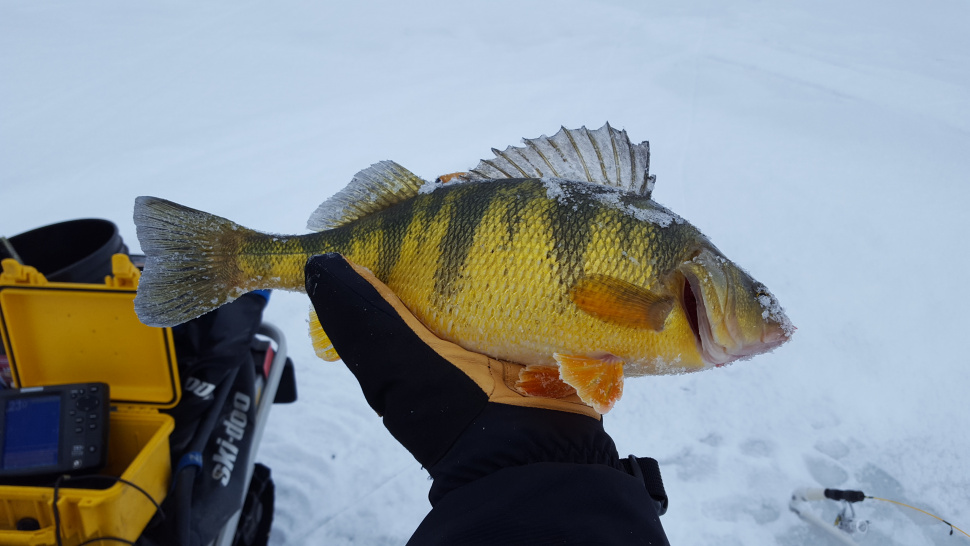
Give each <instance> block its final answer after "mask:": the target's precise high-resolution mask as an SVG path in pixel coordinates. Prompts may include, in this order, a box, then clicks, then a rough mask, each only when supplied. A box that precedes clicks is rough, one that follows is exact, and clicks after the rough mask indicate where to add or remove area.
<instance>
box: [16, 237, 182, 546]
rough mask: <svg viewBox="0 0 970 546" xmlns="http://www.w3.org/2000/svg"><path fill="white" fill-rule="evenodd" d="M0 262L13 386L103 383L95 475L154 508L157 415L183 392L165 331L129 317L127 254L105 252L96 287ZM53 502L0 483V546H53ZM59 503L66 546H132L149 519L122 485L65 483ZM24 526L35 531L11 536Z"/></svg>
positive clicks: (165, 445) (162, 464) (159, 442)
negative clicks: (108, 261)
mask: <svg viewBox="0 0 970 546" xmlns="http://www.w3.org/2000/svg"><path fill="white" fill-rule="evenodd" d="M2 265H3V273H2V274H0V331H2V337H3V345H4V349H5V351H6V355H7V359H8V360H9V363H10V368H11V373H12V375H13V378H14V382H15V386H18V387H31V386H38V385H48V384H50V385H53V384H63V383H84V382H96V381H97V382H104V383H108V384H109V386H110V394H111V405H112V411H111V414H110V418H109V438H108V456H107V465H106V467H105V468H104V469H103V470H102V471H101V472H100V474H101V475H105V476H113V477H119V478H122V479H124V480H126V481H129V482H132V483H134V484H136V485H138V486H139V487H141V488H142V489H144V490H145V492H147V493H148V494H149V495H151V496H152V497H153V498H154V499H155V500H156V501H157V502H159V503H160V502H161V501H162V499H164V498H165V495H166V493H167V491H168V487H169V480H170V477H171V461H170V458H169V457H170V456H169V435H170V434H171V432H172V430H173V428H174V427H175V422H174V420H173V419H172V417H171V416H169V415H166V414H164V413H159V411H158V410H159V409H164V408H171V407H174V406H175V405H176V404H177V403H178V401H179V398H180V396H181V389H180V382H179V378H178V367H177V365H176V361H175V348H174V344H173V340H172V332H171V330H170V329H168V328H153V327H149V326H145V325H144V324H142V323H141V322H139V320H138V317H137V316H136V315H135V311H134V307H133V304H132V301H133V299H134V297H135V288H136V287H137V284H138V278H139V276H140V272H139V271H138V269H137V268H136V267H135V266H134V265H132V263H131V261H130V259H129V258H128V256H127V255H125V254H115V255H114V256H112V271H113V274H112V275H109V276H107V277H106V278H105V282H104V284H81V283H62V282H48V281H47V279H46V278H44V275H42V274H41V273H39V272H38V271H37V270H36V269H35V268H33V267H29V266H26V265H21V264H19V263H18V262H16V261H15V260H12V259H7V260H3V263H2ZM106 481H108V482H109V483H110V480H106ZM79 483H80V482H79ZM53 499H54V490H53V488H51V487H27V486H0V544H3V545H10V546H14V545H27V546H40V545H54V544H56V543H57V540H56V537H55V520H54V511H53V509H52V501H53ZM57 507H58V512H59V515H60V535H61V540H62V544H64V545H65V546H69V545H77V544H80V543H81V542H84V541H86V540H90V539H92V538H100V537H116V538H121V539H124V540H128V541H134V540H136V539H137V538H138V537H139V536H140V535H141V533H142V531H143V530H144V528H145V526H146V525H147V523H148V522H149V520H150V519H151V518H152V515H153V514H154V513H155V506H154V505H153V504H152V503H151V501H150V500H149V499H148V498H146V496H145V495H144V494H143V493H142V492H140V491H138V490H137V489H136V488H135V487H132V486H131V485H128V484H125V483H122V482H120V481H116V482H115V483H114V484H113V485H110V486H109V487H107V488H104V489H81V488H72V487H71V482H70V480H68V481H66V482H64V485H63V486H62V487H60V488H59V489H58V492H57ZM24 521H28V522H30V525H28V526H26V527H33V528H35V529H36V530H18V523H20V524H21V525H20V527H21V528H23V527H25V525H23V522H24Z"/></svg>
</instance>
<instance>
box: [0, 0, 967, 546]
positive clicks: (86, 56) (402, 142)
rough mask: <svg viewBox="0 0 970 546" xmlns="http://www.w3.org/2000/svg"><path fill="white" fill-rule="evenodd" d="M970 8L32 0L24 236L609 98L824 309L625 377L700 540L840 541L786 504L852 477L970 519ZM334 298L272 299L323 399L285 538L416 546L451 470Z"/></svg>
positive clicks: (206, 205)
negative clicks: (399, 411)
mask: <svg viewBox="0 0 970 546" xmlns="http://www.w3.org/2000/svg"><path fill="white" fill-rule="evenodd" d="M968 10H970V8H968V4H967V3H966V2H964V1H963V0H942V1H941V2H936V3H934V4H933V6H932V8H929V7H927V6H926V5H923V4H920V3H904V2H896V3H889V4H887V3H885V2H876V1H875V0H861V1H859V2H851V3H849V2H835V1H832V0H822V1H812V2H809V1H807V0H796V1H795V2H788V3H764V2H757V1H755V0H738V1H735V2H729V3H724V2H722V3H716V2H711V1H709V0H685V1H682V2H672V3H656V2H639V1H634V0H601V1H595V2H578V1H576V0H565V2H552V1H550V0H539V1H537V2H532V3H522V2H512V1H510V0H498V2H490V3H477V4H476V3H455V2H445V1H443V0H435V1H432V2H427V3H421V4H415V3H402V2H376V3H353V2H343V3H312V2H305V3H297V2H277V3H260V2H250V3H239V2H229V1H226V0H214V1H212V2H205V3H199V2H188V1H187V0H173V1H171V2H166V3H164V4H157V3H153V4H143V3H130V2H118V1H117V0H93V1H90V2H83V3H79V2H74V3H72V2H54V3H37V2H13V1H10V0H7V1H4V2H2V3H0V36H2V39H0V44H2V45H0V50H2V51H3V52H4V53H3V55H0V74H3V77H2V78H0V104H3V105H4V108H2V109H0V209H2V215H0V232H2V233H4V234H5V235H7V236H10V235H14V234H17V233H21V232H23V231H26V230H28V229H31V228H34V227H37V226H41V225H45V224H49V223H53V222H57V221H61V220H67V219H71V218H77V217H103V218H109V219H111V220H113V221H114V222H115V223H117V224H118V225H119V228H120V230H121V234H122V236H123V238H124V240H125V242H126V243H127V244H128V245H129V247H131V248H132V250H134V251H137V250H138V248H137V247H138V243H137V238H136V237H135V233H134V226H133V224H132V222H131V213H132V203H133V201H134V198H135V196H137V195H157V196H160V197H164V198H166V199H171V200H173V201H177V202H183V203H191V204H192V206H193V207H196V208H199V209H202V210H206V211H211V212H214V213H217V214H219V215H220V216H225V217H228V218H231V219H232V220H234V221H236V222H238V223H239V224H241V225H244V226H247V227H251V228H254V229H259V230H261V231H268V232H274V233H300V232H303V231H304V228H305V220H306V218H307V216H308V215H309V214H310V213H311V212H312V211H313V209H314V207H316V205H317V204H319V203H321V202H323V200H324V199H326V198H327V197H329V196H332V195H333V194H335V193H336V192H337V191H339V190H340V189H342V188H344V187H345V186H346V185H347V182H348V181H349V180H350V179H351V178H352V177H353V176H354V174H355V173H357V172H358V171H359V170H361V169H362V168H364V167H366V166H367V165H371V164H373V163H374V162H375V161H378V160H381V159H383V158H391V159H394V160H395V161H397V162H399V163H400V164H402V165H405V166H407V168H408V169H410V170H412V171H414V172H415V173H418V174H419V175H421V176H422V177H424V178H426V179H431V180H433V179H434V178H435V177H437V176H438V175H440V174H442V173H449V172H455V171H458V170H461V169H465V168H467V167H468V166H469V165H473V164H475V162H476V161H478V160H479V159H481V158H483V157H486V156H488V150H489V149H490V148H491V147H498V148H499V149H503V148H504V147H505V146H506V145H508V144H513V143H517V142H519V139H520V138H521V137H523V136H531V135H537V134H542V133H545V134H551V133H554V132H555V131H557V130H558V128H559V127H560V126H561V125H564V126H566V127H580V126H582V125H586V126H587V127H599V126H601V125H602V124H603V122H605V121H607V120H609V121H610V123H612V124H613V125H614V127H616V128H623V129H625V130H626V131H627V132H628V133H629V134H630V137H631V139H632V140H633V141H634V142H639V141H642V140H649V141H650V143H651V152H652V158H651V159H652V161H651V170H652V171H654V172H656V173H658V174H659V175H660V177H661V183H660V185H659V186H657V188H656V189H655V191H654V196H653V197H654V198H655V199H656V200H658V201H659V202H661V203H663V204H664V205H666V206H668V207H670V209H671V210H674V211H677V213H678V214H680V215H682V216H683V217H684V218H688V219H689V220H690V221H691V223H692V224H694V225H695V226H697V227H698V228H700V229H701V230H702V231H703V232H704V233H705V234H707V235H708V236H709V237H710V238H711V239H712V241H714V243H715V244H716V245H717V246H718V248H719V249H720V250H722V251H723V252H724V254H725V255H727V256H729V257H730V258H731V259H732V260H734V261H735V262H737V263H738V264H740V265H741V266H743V267H744V268H745V269H746V270H748V271H750V272H751V273H752V275H753V276H754V277H755V278H757V279H758V280H759V281H762V282H764V283H765V284H766V285H767V286H768V287H769V288H770V289H771V291H772V292H773V293H774V294H775V295H777V296H778V301H780V302H781V304H782V305H784V307H785V309H786V311H787V312H788V314H789V315H790V316H791V318H792V320H793V322H794V323H796V324H797V325H798V327H799V331H798V336H797V337H795V338H794V339H793V341H791V342H790V343H788V344H786V345H785V346H783V347H781V348H780V349H778V350H776V351H774V352H773V353H771V354H769V355H762V356H758V357H756V358H754V359H752V360H750V361H747V362H745V363H743V364H737V365H733V366H729V367H727V368H722V369H715V370H712V371H705V372H703V373H699V374H691V375H685V376H665V377H647V378H633V379H630V380H629V381H627V382H626V384H625V389H624V397H623V399H622V400H621V401H620V402H619V403H618V404H617V405H616V408H615V409H614V410H613V411H612V412H611V413H610V415H609V416H608V418H607V420H606V429H607V430H608V431H609V432H610V433H611V434H612V436H613V437H614V439H615V440H616V443H617V446H618V448H619V449H620V452H621V454H627V453H635V454H637V455H641V456H652V457H654V458H656V459H658V460H659V461H660V463H661V469H662V471H663V477H664V483H665V485H666V487H667V491H668V493H669V494H670V498H671V503H670V510H669V512H668V513H667V514H666V515H665V516H663V518H662V521H663V524H664V527H665V529H666V530H667V533H668V535H669V537H670V540H671V542H672V543H673V544H698V545H714V544H717V545H725V544H728V545H730V544H737V545H740V544H745V545H748V544H776V543H777V544H783V545H786V546H809V545H816V544H824V542H823V541H822V540H821V539H820V536H819V535H818V534H815V533H814V532H813V530H812V529H811V528H809V527H807V526H806V524H804V523H803V522H802V521H800V520H799V519H798V518H797V517H796V516H795V515H794V514H792V513H790V512H789V511H788V510H787V501H788V496H789V494H790V493H791V492H792V490H794V489H795V488H797V487H804V486H816V487H819V486H834V485H836V483H834V482H842V483H841V484H840V486H842V487H846V488H859V489H862V490H863V491H865V492H866V493H868V494H872V495H879V496H886V497H888V498H892V497H893V496H894V495H898V496H901V497H904V498H903V499H901V500H904V501H907V502H909V503H910V504H915V505H917V506H921V507H925V508H927V509H930V510H931V511H933V512H934V513H937V514H938V515H940V516H942V517H944V518H946V519H947V520H948V521H952V522H953V523H954V524H955V525H958V526H960V527H961V528H963V529H965V530H966V529H968V528H970V473H968V472H967V468H968V467H970V461H968V456H967V454H968V453H970V432H968V431H970V416H968V412H967V394H966V390H967V385H970V366H968V365H967V362H966V358H965V357H964V356H963V355H965V351H964V349H963V339H965V337H966V332H967V331H968V330H970V322H968V318H967V315H966V313H965V309H966V305H967V302H970V288H968V285H967V283H966V282H965V281H964V280H963V277H964V276H963V275H962V274H961V272H962V271H965V270H967V269H968V267H970V263H968V262H970V258H968V257H967V255H966V253H965V252H961V251H960V249H963V248H965V247H966V241H965V236H966V233H968V232H970V220H968V219H967V218H968V216H967V214H966V211H967V210H968V209H970V185H968V184H967V183H966V173H967V172H970V154H967V150H970V103H968V97H970V57H968V56H967V51H970V34H968V33H967V32H966V28H965V27H966V21H968V20H970V12H968ZM510 13H514V14H515V17H509V16H508V14H510ZM536 59H541V60H542V64H541V66H539V65H537V63H536ZM498 60H500V62H498ZM578 67H580V68H581V69H577V68H578ZM914 213H919V219H920V220H919V222H913V221H912V220H911V219H912V218H913V216H912V215H913V214H914ZM306 305H307V301H306V297H305V296H300V295H297V294H281V293H275V294H274V295H273V296H272V298H271V301H270V305H269V307H268V309H267V312H266V317H267V319H268V320H270V321H272V322H274V323H275V324H276V325H277V326H279V327H281V328H282V329H283V330H284V331H285V332H286V333H287V335H288V336H289V341H290V344H289V346H290V352H291V356H292V357H293V360H294V361H295V362H296V366H297V377H298V380H299V389H300V397H301V398H300V401H299V402H297V403H296V404H294V405H291V406H279V407H277V408H275V409H274V410H273V414H272V417H271V423H270V424H269V427H267V431H266V434H265V436H264V442H263V445H262V447H261V448H260V454H259V458H260V459H261V460H262V461H263V462H265V463H267V464H269V465H270V466H271V467H272V469H273V476H274V479H275V480H276V485H277V506H276V510H277V512H276V517H275V522H274V528H273V538H272V543H273V544H274V545H283V544H287V545H297V546H299V545H311V544H335V545H347V544H402V543H404V542H405V541H406V539H407V537H408V536H410V533H411V531H413V530H414V528H415V527H416V526H417V525H418V523H419V522H420V520H421V518H422V517H423V516H424V514H425V513H427V511H428V508H429V506H428V503H427V497H426V495H427V491H428V487H429V485H430V484H429V482H428V481H427V479H426V477H427V474H426V473H425V472H424V471H422V470H421V469H420V467H419V465H418V464H417V463H416V462H415V461H414V460H413V458H411V456H410V455H409V454H408V453H407V452H406V451H404V450H403V449H402V448H401V447H400V446H399V445H398V444H397V443H396V442H395V441H394V440H393V439H392V438H391V437H390V435H389V434H388V433H387V432H386V431H385V430H384V428H383V426H382V425H381V420H380V418H379V417H377V416H376V415H374V413H373V412H372V411H371V410H370V408H369V407H368V406H367V404H366V402H365V401H364V400H363V396H362V395H361V394H360V392H359V388H358V386H357V385H356V383H355V382H354V379H353V377H352V375H351V374H350V373H349V372H348V371H347V370H346V369H345V368H344V367H343V366H342V365H341V364H339V363H336V364H332V363H327V362H323V361H320V360H319V359H317V358H316V357H315V356H314V353H313V348H312V346H311V344H310V342H309V340H308V339H307V338H306V333H305V332H306V329H305V324H304V321H305V319H306ZM867 502H868V501H867ZM857 510H858V511H859V513H860V515H861V516H862V517H865V518H866V519H870V520H871V522H872V529H873V530H872V531H870V536H869V538H868V539H867V541H866V542H865V543H866V544H900V545H902V544H905V545H907V546H913V545H915V546H922V545H930V544H947V545H954V544H958V543H960V541H961V540H965V539H963V538H961V537H958V536H954V537H949V536H947V535H946V531H947V529H946V528H945V526H943V525H942V524H939V523H935V522H929V523H926V524H924V523H923V522H919V523H917V522H915V521H914V520H913V519H911V518H910V517H909V516H907V515H904V513H903V512H902V511H901V510H898V509H896V508H894V507H877V506H876V505H871V506H869V505H867V503H862V504H861V505H860V506H859V507H858V508H857ZM819 513H820V514H822V515H823V516H824V517H825V518H826V519H828V518H830V517H831V518H833V519H834V516H835V512H834V511H833V510H832V509H831V508H826V507H824V506H819ZM927 519H928V518H927ZM889 537H892V538H889Z"/></svg>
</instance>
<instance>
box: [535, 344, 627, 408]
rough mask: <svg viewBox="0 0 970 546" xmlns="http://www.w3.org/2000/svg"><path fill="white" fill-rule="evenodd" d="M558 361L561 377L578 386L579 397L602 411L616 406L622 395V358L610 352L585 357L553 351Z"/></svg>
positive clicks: (571, 384)
mask: <svg viewBox="0 0 970 546" xmlns="http://www.w3.org/2000/svg"><path fill="white" fill-rule="evenodd" d="M552 356H553V358H555V359H556V362H558V363H559V376H560V377H561V378H562V380H563V381H564V382H565V383H567V384H568V385H570V386H572V387H573V388H575V389H576V394H578V395H579V398H580V400H582V401H583V402H585V403H587V404H589V405H590V406H592V407H593V409H594V410H596V412H597V413H599V414H601V415H602V414H604V413H607V412H608V411H610V410H611V409H613V404H615V403H616V401H617V400H619V399H620V396H622V395H623V361H622V360H620V359H619V358H618V357H616V356H613V355H610V354H607V355H603V356H582V355H563V354H558V353H557V354H554V355H552Z"/></svg>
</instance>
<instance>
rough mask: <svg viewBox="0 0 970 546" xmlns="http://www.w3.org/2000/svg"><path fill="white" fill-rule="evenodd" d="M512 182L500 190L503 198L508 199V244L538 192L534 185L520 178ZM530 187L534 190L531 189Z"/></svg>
mask: <svg viewBox="0 0 970 546" xmlns="http://www.w3.org/2000/svg"><path fill="white" fill-rule="evenodd" d="M510 182H511V183H509V184H506V185H505V187H504V188H503V189H502V190H501V191H500V193H501V196H502V198H504V199H506V206H505V232H506V234H507V235H508V239H507V240H506V244H507V245H511V244H512V240H513V239H515V236H516V234H518V232H519V228H520V227H521V225H522V214H523V212H524V211H525V209H526V208H527V207H528V206H529V205H530V204H531V201H532V200H533V199H534V196H535V192H536V190H535V189H534V185H529V186H527V185H526V184H525V183H523V181H519V180H513V181H510ZM530 188H531V189H532V191H529V190H530Z"/></svg>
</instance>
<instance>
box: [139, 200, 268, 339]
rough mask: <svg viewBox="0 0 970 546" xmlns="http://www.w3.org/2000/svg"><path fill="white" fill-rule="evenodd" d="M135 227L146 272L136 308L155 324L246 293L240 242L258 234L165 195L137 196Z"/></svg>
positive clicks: (192, 314)
mask: <svg viewBox="0 0 970 546" xmlns="http://www.w3.org/2000/svg"><path fill="white" fill-rule="evenodd" d="M134 220H135V227H136V228H137V233H138V241H139V242H140V243H141V249H142V252H144V253H145V257H146V259H145V271H144V272H143V273H142V276H141V280H140V281H139V283H138V294H137V295H136V296H135V313H137V314H138V318H139V319H140V320H141V321H142V322H143V323H145V324H147V325H149V326H175V325H176V324H181V323H183V322H185V321H187V320H190V319H193V318H195V317H198V316H199V315H202V314H204V313H207V312H209V311H211V310H213V309H215V308H216V307H219V306H220V305H223V304H225V303H229V302H230V301H232V300H234V299H236V298H237V297H239V296H241V295H242V294H244V293H245V292H246V290H244V289H243V288H242V286H241V284H242V283H240V281H239V280H237V279H236V278H234V274H235V272H237V271H238V267H236V261H237V259H238V249H239V243H240V242H241V241H242V239H243V238H244V237H246V236H247V235H250V234H255V232H254V231H252V230H249V229H247V228H244V227H242V226H240V225H239V224H236V223H235V222H231V221H229V220H226V219H225V218H220V217H219V216H215V215H213V214H209V213H207V212H202V211H200V210H195V209H191V208H189V207H185V206H182V205H179V204H177V203H173V202H171V201H166V200H165V199H159V198H157V197H138V198H136V199H135V214H134Z"/></svg>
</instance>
